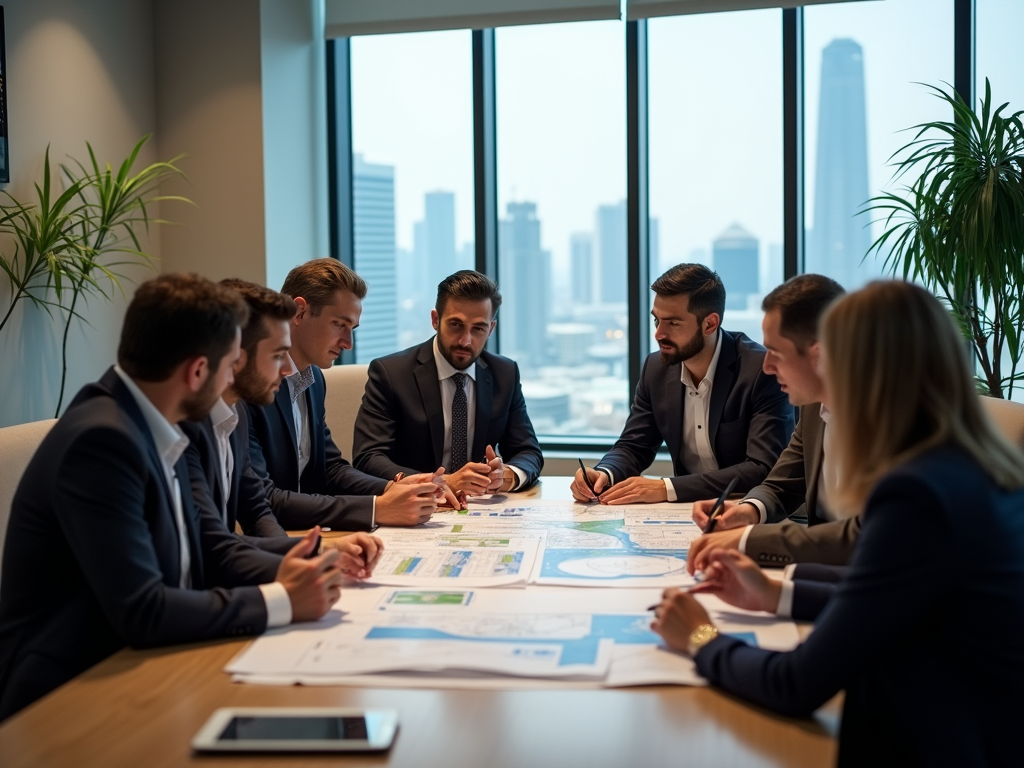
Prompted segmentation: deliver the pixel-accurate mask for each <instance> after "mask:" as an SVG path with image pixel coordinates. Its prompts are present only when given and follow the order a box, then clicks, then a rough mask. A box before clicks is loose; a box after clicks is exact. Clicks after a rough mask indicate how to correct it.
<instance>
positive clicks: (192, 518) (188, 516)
mask: <svg viewBox="0 0 1024 768" xmlns="http://www.w3.org/2000/svg"><path fill="white" fill-rule="evenodd" d="M174 472H175V474H176V475H177V476H178V487H179V488H181V517H182V519H183V520H184V521H185V530H186V531H187V533H188V543H189V546H190V547H191V549H192V551H191V553H190V561H189V562H190V568H189V573H190V574H191V576H192V589H204V588H205V587H204V583H205V582H204V579H203V551H202V549H201V548H200V544H199V529H200V525H199V508H198V507H196V506H195V505H194V504H193V503H192V494H191V493H189V492H188V489H189V483H188V463H187V462H186V461H185V457H184V456H182V457H181V458H180V459H178V463H177V464H175V465H174ZM217 474H220V473H219V472H218V473H217ZM172 503H173V502H172Z"/></svg>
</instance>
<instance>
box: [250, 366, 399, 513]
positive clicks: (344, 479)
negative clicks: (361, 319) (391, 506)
mask: <svg viewBox="0 0 1024 768" xmlns="http://www.w3.org/2000/svg"><path fill="white" fill-rule="evenodd" d="M326 395H327V385H326V383H325V382H324V375H323V373H322V372H321V371H320V369H319V368H318V367H317V366H315V365H314V366H313V384H312V385H311V386H310V387H309V388H308V389H307V390H306V391H305V392H303V393H302V394H301V395H300V397H305V398H306V407H307V408H308V409H309V430H310V439H309V443H310V455H309V464H307V465H306V469H305V471H304V472H303V473H302V477H301V478H300V477H299V459H298V444H297V443H296V439H295V421H294V419H293V418H292V404H291V393H290V390H289V387H288V385H287V383H285V382H282V383H281V388H280V390H278V392H277V395H276V396H275V398H274V402H272V403H271V404H270V405H263V406H259V405H249V406H247V407H248V409H249V422H250V429H249V460H250V462H251V465H252V470H253V472H254V473H255V474H256V476H257V477H259V478H260V479H261V480H262V481H263V484H264V492H265V493H266V496H267V500H268V501H269V502H270V507H271V509H272V510H273V511H274V515H275V516H276V517H277V519H278V522H280V523H281V525H283V526H285V527H286V528H289V529H293V530H294V529H300V528H312V527H313V526H314V525H325V526H329V527H331V528H334V529H335V530H356V531H360V530H362V531H365V530H369V529H370V528H371V527H372V525H373V503H374V502H373V497H374V496H379V495H380V494H382V493H384V488H385V486H387V481H385V480H382V479H380V478H377V477H371V476H370V475H367V474H366V473H365V472H360V471H359V470H358V469H356V468H355V467H353V466H352V465H351V464H349V463H348V461H346V460H345V458H344V457H343V456H342V455H341V451H340V450H338V446H337V445H335V444H334V440H333V439H332V438H331V430H330V429H328V427H327V420H326V408H325V406H324V400H325V398H326ZM300 480H301V483H300ZM300 491H301V493H300Z"/></svg>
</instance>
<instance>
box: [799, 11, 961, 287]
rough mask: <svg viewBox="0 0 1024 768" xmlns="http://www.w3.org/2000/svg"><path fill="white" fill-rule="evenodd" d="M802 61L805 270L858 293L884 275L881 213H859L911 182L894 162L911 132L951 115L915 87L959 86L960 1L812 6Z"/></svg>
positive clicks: (806, 21)
mask: <svg viewBox="0 0 1024 768" xmlns="http://www.w3.org/2000/svg"><path fill="white" fill-rule="evenodd" d="M908 30H913V34H908ZM804 62H805V70H804V76H805V101H804V103H805V112H804V136H805V141H806V144H805V146H806V153H805V154H806V166H805V167H806V181H805V183H806V194H805V197H804V200H805V209H804V210H805V221H806V227H807V236H806V241H805V243H806V244H805V247H806V256H805V264H804V266H805V270H806V271H807V272H819V273H822V274H825V275H828V276H829V277H832V278H833V279H835V280H837V281H838V282H839V283H840V284H842V285H843V287H844V288H846V289H847V290H852V289H855V288H859V287H861V286H862V285H864V283H866V282H867V281H869V280H871V279H872V278H875V277H878V276H880V275H882V274H883V273H884V255H881V256H880V255H878V254H876V253H875V252H872V253H871V255H870V256H868V255H867V254H868V251H869V249H870V247H871V244H872V243H873V242H874V240H875V238H877V237H878V235H880V234H881V225H880V224H872V223H871V222H872V218H877V216H878V215H877V214H875V215H874V216H872V215H871V214H858V211H860V210H861V208H862V206H863V205H864V203H865V202H866V201H867V200H868V198H870V197H873V196H875V195H878V194H879V193H880V192H882V191H895V192H899V190H900V189H901V188H902V187H903V186H905V185H906V184H907V183H908V182H909V181H910V179H908V178H906V177H904V179H902V180H897V181H894V180H893V178H892V176H893V167H892V166H891V165H890V157H891V156H892V154H893V153H894V152H895V151H896V150H898V149H899V148H900V147H902V146H903V145H905V144H907V143H908V142H909V141H910V140H911V139H912V138H913V134H912V133H911V132H909V131H907V130H905V129H907V128H910V127H911V126H913V125H916V124H919V123H924V122H927V121H929V120H936V119H948V117H949V115H947V114H946V113H945V111H944V110H943V108H942V105H941V103H940V102H939V101H938V100H937V99H936V98H935V96H933V95H932V94H931V92H930V91H928V89H926V88H924V87H923V86H922V85H919V84H918V83H928V84H931V85H936V86H940V87H941V86H943V83H952V82H953V0H887V2H884V3H841V4H838V5H816V6H808V7H807V8H806V9H804Z"/></svg>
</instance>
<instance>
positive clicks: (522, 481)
mask: <svg viewBox="0 0 1024 768" xmlns="http://www.w3.org/2000/svg"><path fill="white" fill-rule="evenodd" d="M505 466H506V467H508V468H509V469H511V470H512V474H513V475H515V476H516V482H515V485H513V486H512V488H511V489H510V490H512V491H518V490H519V489H520V488H522V487H523V486H524V485H526V473H525V472H523V470H521V469H520V468H519V467H517V466H516V465H515V464H506V465H505Z"/></svg>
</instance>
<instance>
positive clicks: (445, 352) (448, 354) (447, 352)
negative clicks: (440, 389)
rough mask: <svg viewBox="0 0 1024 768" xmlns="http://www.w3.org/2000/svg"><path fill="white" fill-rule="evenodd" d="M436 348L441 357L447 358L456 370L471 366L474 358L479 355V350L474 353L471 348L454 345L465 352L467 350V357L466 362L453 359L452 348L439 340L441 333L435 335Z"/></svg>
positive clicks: (474, 360)
mask: <svg viewBox="0 0 1024 768" xmlns="http://www.w3.org/2000/svg"><path fill="white" fill-rule="evenodd" d="M437 348H438V349H439V350H440V351H441V357H443V358H444V359H445V360H447V361H448V363H449V364H450V365H451V367H452V368H454V369H455V370H457V371H464V370H466V369H467V368H469V366H471V365H472V364H473V363H475V362H476V359H477V358H478V357H480V352H477V353H476V354H473V350H472V349H470V348H469V347H456V349H464V350H466V351H467V352H469V359H468V360H466V362H464V363H460V362H457V361H456V360H455V359H454V356H453V355H452V348H451V347H446V346H445V345H444V342H443V341H441V335H440V334H438V336H437Z"/></svg>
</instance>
